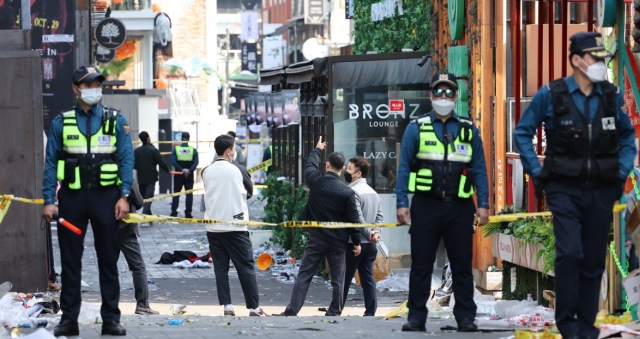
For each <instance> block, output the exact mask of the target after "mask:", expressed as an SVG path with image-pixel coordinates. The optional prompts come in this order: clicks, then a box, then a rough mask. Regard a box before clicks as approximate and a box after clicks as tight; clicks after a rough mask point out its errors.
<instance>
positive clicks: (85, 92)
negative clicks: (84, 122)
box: [80, 87, 102, 105]
mask: <svg viewBox="0 0 640 339" xmlns="http://www.w3.org/2000/svg"><path fill="white" fill-rule="evenodd" d="M100 99H102V88H101V87H100V88H85V89H81V90H80V100H82V101H83V102H84V103H85V104H87V105H95V104H97V103H99V102H100Z"/></svg>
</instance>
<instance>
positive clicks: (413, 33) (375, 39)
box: [353, 0, 432, 54]
mask: <svg viewBox="0 0 640 339" xmlns="http://www.w3.org/2000/svg"><path fill="white" fill-rule="evenodd" d="M382 1H383V0H359V1H356V2H355V10H354V32H353V36H354V38H355V43H354V45H353V53H354V54H365V53H366V52H368V51H375V52H378V53H390V52H394V51H398V50H399V49H402V48H411V49H413V48H416V49H417V50H420V51H427V50H429V47H430V45H431V43H430V41H431V34H432V32H431V29H430V27H431V23H432V16H431V14H430V9H431V0H427V1H424V0H404V1H402V3H401V6H402V9H403V14H402V15H399V13H398V11H397V9H394V13H395V14H394V16H392V17H390V18H386V19H383V20H381V21H372V20H371V5H372V4H375V3H379V2H382Z"/></svg>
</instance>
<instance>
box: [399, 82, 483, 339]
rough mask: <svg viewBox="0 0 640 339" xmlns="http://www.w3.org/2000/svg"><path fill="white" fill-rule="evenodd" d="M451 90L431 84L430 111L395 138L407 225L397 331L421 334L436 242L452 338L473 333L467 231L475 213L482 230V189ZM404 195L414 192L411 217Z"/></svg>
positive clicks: (478, 152) (477, 159) (476, 152)
mask: <svg viewBox="0 0 640 339" xmlns="http://www.w3.org/2000/svg"><path fill="white" fill-rule="evenodd" d="M457 91H458V83H457V79H456V77H455V76H454V75H453V74H450V73H445V72H442V73H437V74H435V75H434V77H433V79H432V80H431V104H432V107H433V111H432V112H430V113H428V114H426V115H424V116H422V117H419V118H418V119H416V120H414V121H412V122H411V123H410V124H409V126H407V128H406V130H405V131H404V136H403V138H402V149H401V153H400V164H399V166H400V167H399V169H398V179H397V181H396V196H397V208H398V210H397V217H398V221H399V222H400V223H403V224H406V223H409V222H411V227H410V228H409V233H410V235H411V274H410V277H409V303H408V308H409V316H408V322H407V323H405V324H404V326H402V330H403V331H422V332H424V331H426V328H425V323H426V320H427V313H428V311H427V307H426V304H427V299H428V298H429V291H430V290H431V274H432V273H433V264H434V262H435V258H436V251H437V250H438V245H439V244H440V239H441V238H444V245H445V248H446V249H447V255H448V257H449V260H450V261H451V268H452V273H453V291H454V295H455V302H456V303H455V306H454V308H453V314H454V315H455V318H456V322H457V323H458V331H459V332H474V331H477V327H476V325H475V323H474V319H475V316H476V304H475V303H474V301H473V276H472V274H471V258H472V248H473V240H472V238H473V224H474V221H475V220H474V219H475V217H474V213H476V214H477V216H478V220H477V221H478V222H479V224H480V225H484V224H486V223H487V219H488V213H489V212H488V208H489V197H488V195H489V192H488V191H489V186H488V182H487V168H486V164H485V159H484V151H483V149H482V140H481V139H480V136H479V135H478V130H477V129H476V127H475V126H474V125H473V124H472V123H471V120H469V119H467V118H463V117H460V116H458V115H457V114H456V113H455V112H454V111H453V106H454V105H455V101H456V97H457ZM474 186H475V189H476V190H477V197H478V207H479V208H478V210H477V211H476V206H475V204H474V202H473V199H472V196H473V194H474ZM408 192H411V193H414V196H413V199H412V203H411V210H409V199H408V197H407V194H408Z"/></svg>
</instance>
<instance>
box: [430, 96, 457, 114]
mask: <svg viewBox="0 0 640 339" xmlns="http://www.w3.org/2000/svg"><path fill="white" fill-rule="evenodd" d="M455 104H456V103H455V102H453V101H449V100H447V99H438V100H434V101H432V102H431V107H433V111H434V112H436V114H437V115H439V116H445V115H447V114H449V113H451V111H453V106H455Z"/></svg>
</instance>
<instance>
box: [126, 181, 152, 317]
mask: <svg viewBox="0 0 640 339" xmlns="http://www.w3.org/2000/svg"><path fill="white" fill-rule="evenodd" d="M127 200H128V201H129V212H131V213H135V212H136V210H138V209H140V208H142V203H143V199H142V195H141V194H140V190H139V189H138V183H137V180H136V174H135V173H134V175H133V185H131V194H130V195H129V197H127ZM138 236H139V233H138V224H128V223H126V222H124V221H122V220H120V221H119V229H118V247H119V248H120V252H122V255H124V259H125V260H126V261H127V265H129V270H130V271H131V275H132V276H133V289H134V291H135V297H136V311H135V313H136V314H142V315H151V314H158V311H154V310H152V309H151V308H150V307H149V285H147V283H148V280H147V267H146V266H145V264H144V258H142V251H141V250H140V243H139V242H138Z"/></svg>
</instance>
